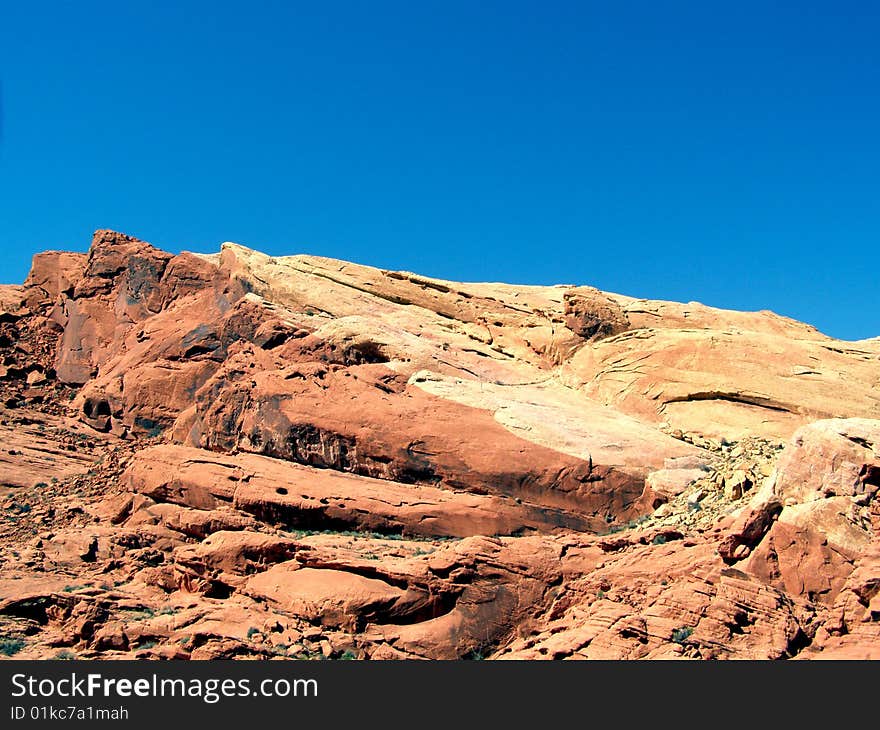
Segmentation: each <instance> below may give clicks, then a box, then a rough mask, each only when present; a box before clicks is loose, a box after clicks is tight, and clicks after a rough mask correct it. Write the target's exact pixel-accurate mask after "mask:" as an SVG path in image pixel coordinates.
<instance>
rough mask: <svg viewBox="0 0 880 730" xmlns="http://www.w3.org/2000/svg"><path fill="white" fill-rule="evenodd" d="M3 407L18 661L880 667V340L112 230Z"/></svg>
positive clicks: (48, 321) (21, 326) (12, 317)
mask: <svg viewBox="0 0 880 730" xmlns="http://www.w3.org/2000/svg"><path fill="white" fill-rule="evenodd" d="M0 402H2V407H0V436H2V440H3V443H4V447H3V449H2V450H0V465H2V467H3V472H4V476H3V478H2V486H0V500H2V502H0V506H2V509H3V511H4V512H3V517H4V521H3V523H2V525H0V634H2V635H4V636H5V637H7V638H8V639H9V640H8V641H6V642H5V643H4V644H2V645H3V646H7V647H14V648H15V652H16V656H21V657H51V656H54V655H56V654H58V653H59V652H65V653H72V654H76V655H78V656H83V657H96V656H135V657H145V658H190V659H209V658H235V657H276V656H281V657H311V656H322V657H327V658H337V657H357V658H484V657H493V658H495V657H497V658H571V659H577V658H585V659H595V658H614V659H630V658H659V657H681V658H704V659H707V658H774V659H775V658H823V657H829V658H876V657H878V656H880V607H878V600H880V599H878V594H880V578H878V575H880V541H878V529H880V508H878V500H877V492H878V489H880V421H878V420H875V419H876V418H877V417H878V414H880V340H878V339H874V340H863V341H861V342H858V343H846V342H841V341H838V340H834V339H831V338H829V337H826V336H824V335H822V334H821V333H819V332H817V331H816V330H815V329H813V328H811V327H809V326H807V325H804V324H801V323H798V322H794V321H792V320H788V319H785V318H782V317H779V316H777V315H774V314H772V313H770V312H757V313H740V312H730V311H724V310H718V309H712V308H710V307H706V306H704V305H701V304H697V303H690V304H686V305H685V304H675V303H671V302H656V301H648V300H637V299H633V298H630V297H624V296H620V295H616V294H610V293H605V292H600V291H598V290H596V289H593V288H591V287H585V286H584V287H573V286H555V287H528V286H509V285H504V284H462V283H455V282H449V281H440V280H436V279H430V278H426V277H421V276H418V275H415V274H410V273H406V272H394V271H383V270H379V269H373V268H370V267H365V266H359V265H356V264H350V263H346V262H342V261H334V260H331V259H324V258H318V257H312V256H290V257H280V258H278V257H276V258H273V257H269V256H265V255H263V254H260V253H258V252H256V251H252V250H250V249H246V248H244V247H242V246H238V245H236V244H223V246H222V248H221V250H220V252H219V253H218V254H216V255H196V254H190V253H181V254H178V255H172V254H168V253H165V252H162V251H159V250H157V249H155V248H154V247H152V246H150V245H149V244H147V243H144V242H142V241H139V240H137V239H134V238H132V237H130V236H126V235H123V234H120V233H115V232H113V231H98V232H97V233H96V234H95V237H94V239H93V241H92V245H91V248H90V250H89V252H88V254H75V253H65V252H56V251H52V252H47V253H44V254H39V255H37V256H36V257H35V259H34V265H33V268H32V271H31V273H30V275H29V276H28V278H27V280H26V281H25V282H24V284H23V285H22V286H5V287H0Z"/></svg>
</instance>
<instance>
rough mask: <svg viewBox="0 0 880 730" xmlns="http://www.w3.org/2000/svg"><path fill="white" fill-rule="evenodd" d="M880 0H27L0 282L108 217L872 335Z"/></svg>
mask: <svg viewBox="0 0 880 730" xmlns="http://www.w3.org/2000/svg"><path fill="white" fill-rule="evenodd" d="M878 32H880V4H876V3H867V2H846V1H845V0H844V1H837V2H833V3H832V2H823V3H820V2H811V1H809V0H807V1H806V2H797V3H795V2H791V3H785V2H773V3H767V2H750V1H748V2H738V3H723V4H722V3H706V2H674V1H672V2H664V3H657V2H627V1H626V0H621V1H619V2H614V3H604V2H603V3H591V2H572V3H568V2H548V1H547V0H543V1H542V2H516V1H515V0H509V1H507V2H486V1H482V0H481V2H479V3H476V2H458V1H456V0H445V1H444V2H436V3H435V2H417V3H413V2H405V3H404V2H401V3H388V2H380V1H378V0H377V2H370V3H367V2H329V1H328V2H321V3H298V2H277V3H270V2H259V1H254V2H249V3H246V4H242V3H231V2H223V1H220V0H218V1H215V2H205V3H196V2H190V3H186V2H180V3H154V2H151V3H120V2H112V3H110V2H88V1H87V0H85V1H81V2H76V3H73V2H71V3H39V4H37V3H15V4H13V3H7V4H6V5H5V6H4V10H3V15H2V19H0V83H2V103H3V109H2V112H3V120H2V121H3V129H2V132H3V137H2V142H0V248H2V255H3V268H2V275H0V281H4V282H18V281H21V280H22V279H23V278H24V276H25V275H26V273H27V270H28V266H29V261H30V257H31V256H32V255H33V253H34V252H36V251H39V250H43V249H46V248H65V249H73V250H85V249H86V247H87V246H88V242H89V239H90V236H91V233H92V231H93V230H95V229H96V228H115V229H118V230H122V231H125V232H127V233H130V234H132V235H136V236H138V237H140V238H143V239H145V240H148V241H150V242H152V243H154V244H155V245H157V246H160V247H162V248H165V249H167V250H171V251H178V250H180V249H189V250H196V251H214V250H216V249H217V246H218V244H219V243H220V242H221V241H225V240H233V241H237V242H239V243H242V244H245V245H249V246H252V247H254V248H259V249H261V250H263V251H266V252H268V253H272V254H276V255H280V254H287V253H313V254H320V255H325V256H333V257H337V258H344V259H349V260H354V261H358V262H361V263H366V264H372V265H376V266H382V267H386V268H397V269H408V270H413V271H418V272H421V273H424V274H428V275H433V276H439V277H444V278H451V279H462V280H495V281H498V280H501V281H511V282H521V283H548V284H549V283H576V284H590V285H593V286H597V287H600V288H602V289H607V290H611V291H617V292H622V293H626V294H631V295H635V296H644V297H651V298H663V299H674V300H682V301H690V300H697V301H702V302H704V303H706V304H711V305H715V306H722V307H731V308H736V309H765V308H766V309H772V310H774V311H777V312H779V313H781V314H785V315H788V316H792V317H796V318H798V319H802V320H805V321H807V322H810V323H812V324H815V325H816V326H818V327H819V328H820V329H821V330H823V331H824V332H826V333H828V334H831V335H834V336H837V337H842V338H847V339H856V338H862V337H871V336H877V335H880V305H878V297H877V285H876V280H877V275H878V272H880V245H878V244H880V94H878V89H880V43H877V37H878Z"/></svg>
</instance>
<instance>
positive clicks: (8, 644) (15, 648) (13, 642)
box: [0, 636, 24, 656]
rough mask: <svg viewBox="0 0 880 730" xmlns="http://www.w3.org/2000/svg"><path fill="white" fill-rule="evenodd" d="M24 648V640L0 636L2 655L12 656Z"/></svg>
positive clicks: (0, 651) (0, 652)
mask: <svg viewBox="0 0 880 730" xmlns="http://www.w3.org/2000/svg"><path fill="white" fill-rule="evenodd" d="M22 649H24V642H23V641H22V640H21V639H14V638H12V637H11V636H0V654H3V655H4V656H12V655H13V654H18V652H20V651H21V650H22Z"/></svg>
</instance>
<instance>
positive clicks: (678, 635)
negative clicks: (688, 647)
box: [672, 626, 694, 644]
mask: <svg viewBox="0 0 880 730" xmlns="http://www.w3.org/2000/svg"><path fill="white" fill-rule="evenodd" d="M692 633H694V630H693V628H691V627H690V626H682V627H681V628H680V629H676V630H675V631H673V632H672V640H673V641H674V642H675V643H676V644H684V642H685V641H687V640H688V638H689V637H690V635H691V634H692Z"/></svg>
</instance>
